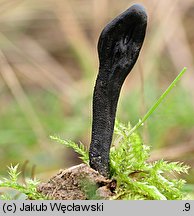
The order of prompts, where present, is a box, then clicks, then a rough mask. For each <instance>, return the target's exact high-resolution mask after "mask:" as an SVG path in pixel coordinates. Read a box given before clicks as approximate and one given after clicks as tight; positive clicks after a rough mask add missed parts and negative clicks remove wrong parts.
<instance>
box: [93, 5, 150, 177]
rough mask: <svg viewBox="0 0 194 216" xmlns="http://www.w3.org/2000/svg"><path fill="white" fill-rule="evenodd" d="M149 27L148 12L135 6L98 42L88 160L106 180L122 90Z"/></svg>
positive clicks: (114, 21) (116, 20)
mask: <svg viewBox="0 0 194 216" xmlns="http://www.w3.org/2000/svg"><path fill="white" fill-rule="evenodd" d="M146 26H147V15H146V12H145V9H144V8H143V7H142V6H141V5H137V4H136V5H133V6H132V7H130V8H128V9H127V10H126V11H124V12H123V13H122V14H120V15H119V16H117V17H116V18H115V19H114V20H112V21H111V22H110V23H108V24H107V26H106V27H105V28H104V29H103V31H102V33H101V35H100V38H99V41H98V55H99V61H100V65H99V73H98V77H97V80H96V85H95V88H94V95H93V123H92V140H91V144H90V151H89V157H90V166H91V167H92V168H93V169H95V170H97V171H99V173H100V174H102V175H104V176H106V177H108V176H109V172H110V170H109V152H110V146H111V142H112V135H113V130H114V123H115V114H116V108H117V102H118V98H119V94H120V90H121V87H122V84H123V82H124V80H125V78H126V77H127V75H128V74H129V72H130V71H131V69H132V68H133V66H134V64H135V62H136V60H137V58H138V55H139V52H140V49H141V47H142V44H143V41H144V37H145V32H146Z"/></svg>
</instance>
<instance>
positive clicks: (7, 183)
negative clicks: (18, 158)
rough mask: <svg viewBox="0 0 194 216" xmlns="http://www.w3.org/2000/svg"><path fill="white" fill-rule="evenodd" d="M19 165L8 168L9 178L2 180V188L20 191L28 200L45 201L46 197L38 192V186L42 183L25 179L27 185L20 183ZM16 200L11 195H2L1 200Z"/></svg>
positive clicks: (0, 186) (0, 184)
mask: <svg viewBox="0 0 194 216" xmlns="http://www.w3.org/2000/svg"><path fill="white" fill-rule="evenodd" d="M18 166H19V165H18V164H17V165H16V166H12V165H11V166H10V167H8V174H9V177H8V178H3V179H1V180H0V188H10V189H14V190H16V191H18V192H19V193H20V194H23V195H25V196H26V198H27V199H32V200H39V199H41V200H45V199H47V197H46V196H44V195H42V194H40V193H38V192H37V186H38V184H39V183H40V182H39V181H37V180H32V179H25V184H22V183H20V182H19V175H20V172H19V171H18ZM10 199H14V197H11V196H10V195H9V194H2V195H1V196H0V200H10Z"/></svg>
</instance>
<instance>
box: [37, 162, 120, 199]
mask: <svg viewBox="0 0 194 216" xmlns="http://www.w3.org/2000/svg"><path fill="white" fill-rule="evenodd" d="M115 188H116V182H115V181H114V180H110V179H107V178H105V177H104V176H102V175H100V174H99V173H98V172H97V171H95V170H93V169H92V168H90V167H89V166H88V165H86V164H80V165H77V166H73V167H71V168H68V169H65V170H60V171H59V173H58V174H56V175H55V176H53V177H52V178H51V179H50V180H49V181H48V182H47V183H41V184H40V185H39V186H38V188H37V189H38V192H40V193H42V194H44V195H47V196H48V197H49V198H51V199H56V200H87V199H110V197H111V196H113V195H114V190H115Z"/></svg>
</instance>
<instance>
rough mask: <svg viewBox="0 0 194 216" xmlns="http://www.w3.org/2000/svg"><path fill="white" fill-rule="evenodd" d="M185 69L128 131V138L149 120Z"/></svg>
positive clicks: (184, 70) (183, 70)
mask: <svg viewBox="0 0 194 216" xmlns="http://www.w3.org/2000/svg"><path fill="white" fill-rule="evenodd" d="M186 70H187V68H186V67H184V68H183V69H182V71H181V72H180V73H179V75H178V76H177V77H176V78H175V79H174V81H173V82H172V83H171V84H170V85H169V87H168V88H167V89H166V91H165V92H164V93H163V94H162V95H161V96H160V97H159V99H158V100H157V101H156V103H155V104H154V105H153V106H152V107H151V108H150V109H149V110H148V112H147V113H146V114H145V115H144V117H143V118H142V119H140V120H139V122H138V123H137V124H136V125H135V126H134V127H133V128H132V129H131V130H130V131H129V134H128V136H130V135H131V134H132V133H133V132H134V131H135V130H137V129H138V128H139V127H141V126H143V124H144V122H145V121H146V120H147V119H148V118H149V116H150V115H151V114H152V113H153V112H154V111H155V110H156V108H157V107H158V106H159V105H160V104H161V102H162V101H163V100H164V99H165V98H166V96H167V95H168V94H169V93H170V91H171V90H172V89H173V88H174V87H175V86H176V84H177V82H178V81H179V80H180V78H181V77H182V76H183V74H184V73H185V72H186Z"/></svg>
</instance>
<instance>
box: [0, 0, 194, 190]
mask: <svg viewBox="0 0 194 216" xmlns="http://www.w3.org/2000/svg"><path fill="white" fill-rule="evenodd" d="M133 3H141V4H143V5H144V6H145V8H146V10H147V13H148V17H149V20H148V29H147V34H146V40H145V43H144V45H143V49H142V51H141V53H140V57H139V59H138V62H137V64H136V65H135V67H134V69H133V72H132V73H131V74H130V76H129V77H128V78H127V80H126V81H125V84H124V86H123V89H122V92H121V96H120V100H119V105H118V111H117V118H118V119H120V120H121V121H122V122H128V121H130V122H131V123H132V124H133V125H135V124H136V123H137V122H138V120H139V118H141V117H142V116H143V115H144V114H145V113H146V111H147V110H148V109H149V108H150V106H151V105H152V104H153V103H154V102H155V101H156V99H157V98H158V97H159V96H160V95H161V93H162V92H163V91H164V90H165V89H166V88H167V87H168V85H169V84H170V83H171V82H172V81H173V80H174V78H175V77H176V76H177V75H178V73H179V72H180V71H181V70H182V68H183V67H184V66H186V67H187V68H188V70H187V72H186V74H185V75H184V77H183V78H182V79H181V81H180V82H179V83H178V85H177V86H176V87H175V88H174V89H173V91H172V92H171V93H170V95H169V96H168V97H167V99H165V101H164V102H163V103H162V105H160V107H159V108H158V109H157V110H156V112H154V114H153V115H152V116H151V117H150V118H149V119H148V120H147V122H146V124H145V125H144V127H143V129H142V130H140V131H139V132H140V133H141V135H142V137H143V139H144V142H145V143H146V144H148V145H150V146H151V148H152V154H151V160H156V159H161V158H164V159H166V160H169V161H181V162H184V163H186V164H188V165H190V166H191V170H190V174H189V175H188V176H184V178H186V179H187V181H188V183H189V187H190V189H192V188H194V187H193V186H192V185H194V112H193V110H194V28H193V26H194V0H186V1H181V0H173V1H172V0H163V1H157V0H149V1H146V0H145V1H143V0H139V1H138V2H135V1H130V0H120V1H118V0H71V1H70V0H41V1H40V0H0V174H1V175H3V174H5V173H6V169H7V166H8V165H10V164H11V163H12V164H15V163H20V164H21V165H22V166H23V167H26V168H25V172H26V173H27V175H28V174H29V175H30V173H31V171H32V170H33V172H34V167H35V166H36V169H35V175H36V176H37V177H38V178H40V179H42V180H46V179H47V178H49V177H50V176H51V175H53V174H54V173H56V172H57V171H58V170H59V169H60V168H65V167H69V166H71V165H74V164H78V163H79V162H80V161H79V160H78V157H77V155H75V154H74V153H73V152H72V151H71V150H67V149H65V148H63V146H61V145H60V144H57V143H54V142H53V141H51V140H50V138H49V136H50V135H58V136H60V137H62V138H64V139H71V140H73V141H75V142H77V143H79V142H80V141H81V142H82V143H84V144H85V145H86V146H89V144H90V134H91V121H92V118H91V116H92V110H91V107H92V106H91V105H92V93H93V87H94V84H95V79H96V75H97V72H98V56H97V50H96V45H97V41H98V37H99V34H100V33H101V31H102V29H103V27H104V26H105V25H106V24H107V23H108V22H109V21H110V20H111V19H113V18H114V17H115V16H117V15H118V14H120V13H121V12H122V11H124V10H126V9H127V8H128V7H129V6H131V5H132V4H133ZM27 162H28V166H26V165H27Z"/></svg>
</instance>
